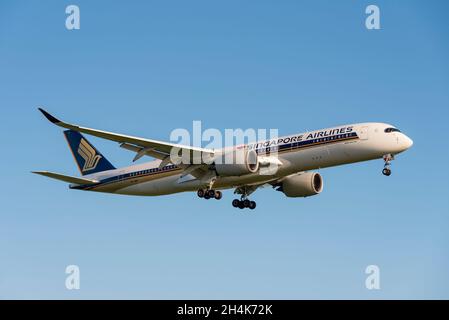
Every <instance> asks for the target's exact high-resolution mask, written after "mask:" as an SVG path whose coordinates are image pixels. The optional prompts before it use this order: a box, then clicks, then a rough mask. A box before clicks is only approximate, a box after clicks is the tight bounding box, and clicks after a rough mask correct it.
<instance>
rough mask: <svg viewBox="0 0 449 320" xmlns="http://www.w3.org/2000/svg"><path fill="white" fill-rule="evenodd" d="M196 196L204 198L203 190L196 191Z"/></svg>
mask: <svg viewBox="0 0 449 320" xmlns="http://www.w3.org/2000/svg"><path fill="white" fill-rule="evenodd" d="M196 194H197V195H198V197H200V198H203V197H204V190H203V189H200V190H198V192H197V193H196Z"/></svg>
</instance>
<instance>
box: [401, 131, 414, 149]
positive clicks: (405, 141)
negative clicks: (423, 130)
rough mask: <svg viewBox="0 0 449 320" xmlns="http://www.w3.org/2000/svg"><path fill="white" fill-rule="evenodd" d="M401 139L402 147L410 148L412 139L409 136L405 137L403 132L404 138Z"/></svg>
mask: <svg viewBox="0 0 449 320" xmlns="http://www.w3.org/2000/svg"><path fill="white" fill-rule="evenodd" d="M403 141H404V147H405V148H406V149H408V148H410V147H411V146H412V145H413V140H412V139H410V138H409V137H407V136H406V135H405V134H404V139H403Z"/></svg>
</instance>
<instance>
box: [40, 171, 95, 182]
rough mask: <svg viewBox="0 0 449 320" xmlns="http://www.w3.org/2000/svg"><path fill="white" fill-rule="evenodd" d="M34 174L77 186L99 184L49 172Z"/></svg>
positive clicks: (90, 180)
mask: <svg viewBox="0 0 449 320" xmlns="http://www.w3.org/2000/svg"><path fill="white" fill-rule="evenodd" d="M32 173H35V174H40V175H41V176H45V177H49V178H52V179H56V180H61V181H64V182H68V183H75V184H94V183H98V182H99V181H97V180H92V179H85V178H78V177H72V176H66V175H63V174H59V173H54V172H48V171H33V172H32Z"/></svg>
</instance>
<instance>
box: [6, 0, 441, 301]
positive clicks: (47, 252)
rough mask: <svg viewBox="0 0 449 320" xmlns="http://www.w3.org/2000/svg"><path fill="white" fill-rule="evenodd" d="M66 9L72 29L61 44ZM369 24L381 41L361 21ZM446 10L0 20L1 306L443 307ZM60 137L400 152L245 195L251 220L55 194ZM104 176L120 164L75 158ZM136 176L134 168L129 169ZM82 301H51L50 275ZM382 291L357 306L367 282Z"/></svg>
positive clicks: (26, 9) (165, 6)
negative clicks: (130, 302) (235, 138)
mask: <svg viewBox="0 0 449 320" xmlns="http://www.w3.org/2000/svg"><path fill="white" fill-rule="evenodd" d="M69 4H77V5H79V7H80V10H81V29H80V30H77V31H68V30H66V29H65V18H66V14H65V7H66V6H67V5H69ZM368 4H377V5H378V6H379V7H380V10H381V27H382V29H381V30H379V31H368V30H367V29H366V28H365V17H366V15H365V7H366V6H367V5H368ZM448 12H449V5H448V4H447V2H446V1H303V2H301V1H234V0H231V1H205V0H204V1H148V2H147V1H145V2H144V1H136V2H124V1H122V2H120V3H118V2H117V3H116V2H113V1H78V0H77V1H73V2H72V1H70V2H69V1H45V2H42V1H40V2H37V1H29V2H25V1H2V2H1V4H0V106H1V112H2V125H1V127H0V128H1V129H0V130H1V136H2V137H3V139H2V150H3V151H2V157H1V168H2V169H1V170H2V180H3V183H1V184H0V194H1V199H2V201H1V209H0V298H69V299H77V298H150V299H151V298H180V299H182V298H247V299H249V298H267V299H270V298H286V299H295V298H332V299H334V298H335V299H336V298H363V299H365V298H366V299H379V298H449V273H448V270H449V232H448V231H449V216H448V215H449V210H448V209H449V200H448V199H449V198H448V190H449V188H448V181H449V175H448V167H447V164H448V160H449V159H448V158H449V151H448V150H449V146H448V142H447V139H445V138H446V137H447V130H448V125H447V124H448V122H447V121H448V114H449V111H448V110H449V109H448V107H449V62H448V56H449V41H448V39H449V24H448V23H447V14H448ZM38 106H45V107H46V108H47V109H48V110H49V111H51V112H53V113H54V114H55V115H57V116H59V117H61V118H64V119H67V120H69V121H72V122H75V123H80V124H83V125H86V126H91V127H95V128H99V129H105V130H111V131H116V132H122V133H127V134H133V135H138V136H142V137H148V138H154V139H160V140H168V139H169V134H170V132H171V131H172V130H173V129H175V128H191V126H192V121H193V120H201V121H202V122H203V126H205V127H208V128H219V129H225V128H278V129H279V133H280V134H281V135H283V134H292V133H296V132H302V131H306V130H312V129H319V128H324V127H328V126H333V125H339V124H345V123H353V122H364V121H382V122H388V123H392V124H394V125H396V126H397V127H399V128H400V129H402V130H403V131H404V132H405V133H406V134H407V135H409V136H410V137H411V138H412V139H413V140H414V143H415V144H414V146H413V148H412V149H411V150H409V151H408V152H406V153H404V154H402V155H400V156H398V157H397V160H395V161H394V162H393V167H392V169H393V175H392V176H391V177H389V178H386V177H384V176H382V174H381V169H382V165H383V163H382V161H381V160H378V161H372V162H367V163H360V164H355V165H351V166H343V167H336V168H329V169H325V170H321V171H320V172H321V174H322V175H323V176H324V179H325V190H324V192H323V193H322V194H321V195H319V196H316V197H311V198H308V199H289V198H286V197H285V196H284V195H283V194H281V193H279V192H275V191H274V190H270V189H263V190H259V191H258V192H257V193H255V194H254V196H253V199H254V200H256V201H257V203H258V208H257V210H255V211H251V212H249V211H247V210H245V211H240V210H236V209H234V208H232V207H231V203H230V202H231V200H232V199H233V195H232V192H231V191H227V192H225V194H224V199H223V200H221V201H220V202H218V201H208V202H206V201H204V200H200V199H198V198H197V196H196V195H195V194H194V193H191V194H189V193H185V194H179V195H173V196H164V197H155V198H150V197H148V198H145V197H142V198H139V197H125V196H117V195H108V194H98V193H88V192H80V191H73V190H72V191H71V190H68V188H67V186H66V185H65V184H64V183H60V182H57V181H52V180H49V179H45V178H43V177H40V176H35V175H32V174H31V173H30V171H31V170H53V171H57V172H62V173H66V174H74V175H75V174H78V172H77V169H76V166H75V163H74V162H73V160H72V156H71V154H70V152H69V150H68V148H67V146H66V143H65V141H64V138H63V135H62V132H61V131H62V130H60V128H57V127H55V126H52V125H51V124H49V123H48V122H47V121H46V120H44V119H43V117H42V116H41V114H39V113H38V112H37V110H36V107H38ZM90 140H91V141H92V142H93V143H94V144H95V146H96V147H97V148H98V149H100V150H101V151H102V152H103V153H104V154H105V155H106V156H107V157H108V158H109V160H110V161H111V162H113V164H115V165H116V166H126V165H129V164H130V163H131V159H132V158H133V156H134V155H133V154H131V153H130V152H127V151H126V150H122V149H120V148H119V147H118V146H117V144H115V143H112V142H109V141H103V140H100V139H95V138H92V139H90ZM141 161H142V160H141ZM70 264H76V265H78V266H79V267H80V268H81V289H80V290H78V291H68V290H66V289H65V286H64V282H65V277H66V275H65V267H66V266H67V265H70ZM370 264H375V265H378V266H379V267H380V270H381V290H378V291H369V290H367V289H366V288H365V277H366V275H365V273H364V270H365V267H366V266H368V265H370Z"/></svg>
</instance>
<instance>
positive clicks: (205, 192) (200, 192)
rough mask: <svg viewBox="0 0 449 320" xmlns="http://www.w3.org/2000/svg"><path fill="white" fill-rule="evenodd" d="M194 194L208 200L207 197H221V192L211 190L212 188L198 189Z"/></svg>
mask: <svg viewBox="0 0 449 320" xmlns="http://www.w3.org/2000/svg"><path fill="white" fill-rule="evenodd" d="M196 194H197V195H198V197H200V198H204V199H206V200H209V199H217V200H220V199H221V198H222V197H223V194H222V193H221V191H218V190H213V189H200V190H198V192H197V193H196Z"/></svg>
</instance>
